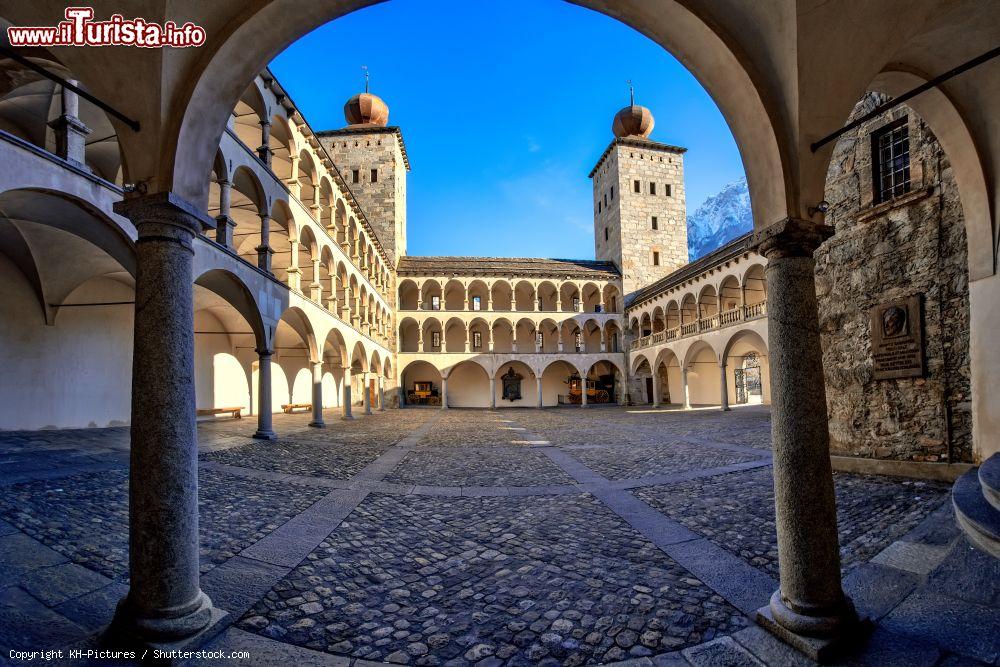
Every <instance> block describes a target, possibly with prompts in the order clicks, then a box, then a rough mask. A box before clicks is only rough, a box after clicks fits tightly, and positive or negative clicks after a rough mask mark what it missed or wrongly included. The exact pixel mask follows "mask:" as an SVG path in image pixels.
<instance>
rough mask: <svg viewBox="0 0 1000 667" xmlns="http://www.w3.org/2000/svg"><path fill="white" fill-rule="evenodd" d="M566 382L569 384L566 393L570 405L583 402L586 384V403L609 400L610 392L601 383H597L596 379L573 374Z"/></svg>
mask: <svg viewBox="0 0 1000 667" xmlns="http://www.w3.org/2000/svg"><path fill="white" fill-rule="evenodd" d="M566 384H568V385H569V392H568V394H567V396H568V402H569V403H570V404H572V405H580V404H581V403H583V392H584V385H586V392H587V403H610V402H611V392H609V391H608V389H607V388H606V387H605V385H604V384H603V383H599V382H598V381H596V380H591V379H588V378H580V377H577V376H575V375H574V376H571V377H570V378H569V380H567V381H566Z"/></svg>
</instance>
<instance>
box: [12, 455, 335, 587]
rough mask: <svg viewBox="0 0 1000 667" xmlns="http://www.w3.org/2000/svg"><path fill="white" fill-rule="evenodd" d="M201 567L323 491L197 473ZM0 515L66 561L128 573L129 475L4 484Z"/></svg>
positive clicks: (215, 562) (107, 572) (261, 533)
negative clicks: (13, 484) (10, 485)
mask: <svg viewBox="0 0 1000 667" xmlns="http://www.w3.org/2000/svg"><path fill="white" fill-rule="evenodd" d="M198 490H199V503H198V504H199V509H200V515H201V516H200V528H201V571H202V572H203V573H204V572H207V571H209V570H210V569H212V567H214V566H215V565H218V564H220V563H222V562H224V561H226V560H227V559H229V558H231V557H232V556H234V555H235V554H236V553H237V552H239V551H240V550H242V549H243V548H245V547H247V546H249V545H251V544H253V543H254V542H256V541H258V540H260V539H261V538H262V537H263V536H264V535H266V534H267V533H270V532H271V531H272V530H274V529H275V528H277V527H278V526H279V525H281V524H282V523H284V522H285V521H287V520H288V519H289V518H291V517H292V516H295V515H296V514H298V513H299V512H301V511H303V510H305V509H306V508H307V507H309V506H310V505H312V504H313V503H314V502H316V501H317V500H319V499H320V498H322V497H323V496H324V495H325V494H326V493H327V491H326V490H324V489H319V488H314V487H307V486H300V485H295V484H286V483H279V482H270V481H264V480H245V479H241V478H238V477H232V476H229V475H223V474H220V473H217V472H211V471H202V472H201V474H200V476H199V489H198ZM0 516H2V517H3V518H4V519H5V520H7V521H9V522H10V523H11V524H13V525H14V526H16V527H17V528H19V529H20V530H22V531H24V532H25V533H27V534H28V535H30V536H31V537H34V538H35V539H37V540H39V541H40V542H42V543H43V544H46V545H48V546H50V547H51V548H52V549H54V550H56V551H58V552H59V553H61V554H63V555H65V556H66V557H67V558H69V559H70V560H71V561H73V562H75V563H78V564H80V565H83V566H85V567H87V568H89V569H91V570H93V571H95V572H99V573H101V574H103V575H105V576H107V577H111V578H125V577H127V575H128V472H127V471H124V470H121V471H111V472H104V473H88V474H83V475H77V476H73V477H66V478H63V479H58V480H40V481H37V482H30V483H25V484H19V485H16V486H13V487H11V488H8V489H5V493H4V494H3V496H2V497H0Z"/></svg>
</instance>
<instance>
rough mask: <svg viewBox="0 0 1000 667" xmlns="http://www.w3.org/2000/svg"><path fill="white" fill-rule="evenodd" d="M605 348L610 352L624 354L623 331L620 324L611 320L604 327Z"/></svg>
mask: <svg viewBox="0 0 1000 667" xmlns="http://www.w3.org/2000/svg"><path fill="white" fill-rule="evenodd" d="M604 346H605V349H606V350H607V351H608V352H622V351H623V349H622V330H621V327H619V326H618V323H617V322H615V321H614V320H610V321H608V322H607V323H605V325H604Z"/></svg>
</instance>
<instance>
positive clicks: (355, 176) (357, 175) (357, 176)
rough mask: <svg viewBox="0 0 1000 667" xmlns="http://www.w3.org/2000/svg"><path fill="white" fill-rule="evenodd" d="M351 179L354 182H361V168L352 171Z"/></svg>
mask: <svg viewBox="0 0 1000 667" xmlns="http://www.w3.org/2000/svg"><path fill="white" fill-rule="evenodd" d="M351 181H352V182H354V183H360V182H361V170H360V169H355V170H353V171H352V172H351Z"/></svg>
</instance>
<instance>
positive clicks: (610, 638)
mask: <svg viewBox="0 0 1000 667" xmlns="http://www.w3.org/2000/svg"><path fill="white" fill-rule="evenodd" d="M746 624H747V621H746V619H745V617H743V616H742V614H740V612H738V611H737V610H736V609H734V608H733V607H732V606H731V605H729V604H728V603H726V602H725V601H724V600H723V599H722V598H721V597H719V596H718V595H716V594H715V593H713V592H712V591H711V590H710V589H708V588H707V587H706V586H705V585H704V584H702V583H701V582H700V581H698V580H697V579H695V578H694V577H693V576H692V575H691V574H690V573H688V572H687V571H686V570H684V569H683V568H681V567H680V566H678V565H677V564H676V563H674V562H673V561H672V560H671V559H670V558H668V557H667V556H666V555H665V554H663V552H661V551H659V550H658V549H657V548H655V547H654V546H653V545H652V544H651V543H650V542H648V541H647V540H645V539H644V538H642V537H641V536H640V535H638V534H637V533H635V531H633V530H632V529H631V528H629V527H628V526H627V525H625V524H624V523H623V522H622V521H620V520H619V519H618V517H616V516H615V515H614V514H612V513H611V512H610V511H609V510H607V509H605V508H604V507H603V506H602V505H601V504H600V503H599V502H598V501H596V500H595V499H594V498H593V497H592V496H589V495H587V494H573V495H563V496H538V497H532V498H426V497H415V496H404V497H393V496H387V495H377V494H373V495H372V496H370V497H369V498H368V499H367V500H366V501H365V502H364V503H362V504H361V505H360V506H359V507H358V508H357V510H356V511H355V512H354V513H353V514H352V515H351V516H350V517H348V519H347V520H346V521H345V522H344V523H343V524H341V526H340V528H339V529H338V530H336V531H335V532H334V533H333V534H331V535H330V537H329V538H328V539H326V540H324V541H323V542H322V544H320V546H319V548H318V549H316V551H314V552H313V553H311V554H310V555H309V557H308V558H307V559H306V561H304V562H303V563H302V564H301V565H299V566H298V567H297V568H295V569H294V570H293V571H292V572H291V573H290V574H289V575H288V576H287V577H286V578H285V579H283V580H282V581H281V582H280V583H279V584H278V585H277V586H275V588H274V589H273V590H271V591H270V592H269V593H268V594H267V595H266V596H265V598H264V599H263V600H262V601H261V602H260V603H258V604H257V605H256V606H255V607H254V609H253V610H251V611H250V612H248V614H247V615H246V616H245V617H244V618H243V619H242V620H241V621H240V624H239V626H240V627H241V628H243V629H245V630H248V631H251V632H257V633H260V634H262V635H264V636H268V637H272V638H275V639H280V640H281V641H285V642H291V643H293V644H297V645H300V646H304V647H307V648H313V649H318V650H323V651H328V652H331V653H336V654H342V655H351V656H355V657H363V658H366V659H369V660H388V661H390V662H401V663H414V664H441V663H446V662H448V661H450V660H457V661H458V662H459V663H462V664H465V663H474V662H478V661H480V660H483V659H487V658H493V659H495V660H494V661H493V664H512V665H514V664H517V665H529V664H539V663H540V662H541V661H542V660H543V659H545V658H552V659H554V661H556V662H558V663H559V664H569V665H574V664H582V663H584V662H599V661H613V660H621V659H625V658H627V657H637V656H645V655H651V654H653V653H657V652H663V651H665V650H673V649H677V648H681V647H685V646H689V645H695V644H698V643H700V642H703V641H706V640H708V639H711V638H712V637H714V636H715V635H716V634H719V633H724V634H728V633H731V632H733V631H735V630H737V629H740V628H742V627H744V626H745V625H746Z"/></svg>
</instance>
